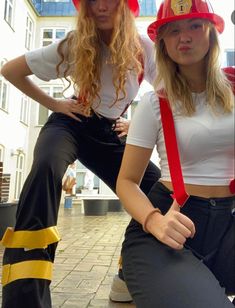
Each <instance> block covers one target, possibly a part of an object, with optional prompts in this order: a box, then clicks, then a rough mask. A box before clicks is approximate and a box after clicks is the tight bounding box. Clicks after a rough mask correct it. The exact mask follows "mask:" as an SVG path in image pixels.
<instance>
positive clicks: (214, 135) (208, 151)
mask: <svg viewBox="0 0 235 308" xmlns="http://www.w3.org/2000/svg"><path fill="white" fill-rule="evenodd" d="M193 100H194V103H195V106H196V112H195V114H194V115H193V116H192V117H185V116H182V115H180V114H179V112H177V111H176V110H175V111H173V117H174V123H175V130H176V136H177V143H178V148H179V155H180V160H181V167H182V173H183V177H184V182H185V183H188V184H197V185H229V183H230V181H231V180H232V179H233V178H234V168H235V166H234V157H235V133H234V121H235V120H234V110H233V112H232V113H229V114H219V115H218V114H215V113H213V112H212V111H211V108H210V107H209V106H208V105H207V102H206V95H205V93H204V92H203V93H200V94H196V93H193ZM127 144H131V145H136V146H140V147H145V148H149V149H153V148H154V146H155V145H156V147H157V152H158V153H159V158H160V167H161V173H162V175H161V179H162V180H165V181H171V178H170V172H169V167H168V162H167V156H166V148H165V143H164V136H163V130H162V123H161V116H160V106H159V100H158V97H157V96H156V94H155V93H154V92H149V93H146V94H145V95H144V96H143V98H142V100H141V102H140V103H139V105H138V107H137V109H136V111H135V113H134V117H133V119H132V121H131V125H130V129H129V132H128V137H127Z"/></svg>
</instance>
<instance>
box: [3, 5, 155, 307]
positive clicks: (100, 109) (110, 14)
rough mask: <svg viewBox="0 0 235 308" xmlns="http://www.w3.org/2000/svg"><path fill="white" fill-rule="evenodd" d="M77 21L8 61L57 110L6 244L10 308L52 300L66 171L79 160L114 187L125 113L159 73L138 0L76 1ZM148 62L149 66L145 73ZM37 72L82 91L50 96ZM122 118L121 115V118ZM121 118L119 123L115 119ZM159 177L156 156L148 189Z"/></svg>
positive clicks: (21, 85)
mask: <svg viewBox="0 0 235 308" xmlns="http://www.w3.org/2000/svg"><path fill="white" fill-rule="evenodd" d="M74 4H75V5H76V7H77V8H78V10H79V14H78V16H77V25H76V29H75V30H74V31H71V32H70V33H68V35H67V36H66V38H65V39H64V40H62V41H59V42H56V43H54V44H51V45H49V46H47V47H44V48H42V49H38V50H36V51H29V52H28V53H26V54H25V55H23V56H20V57H18V58H16V59H13V60H11V61H9V62H8V63H6V64H5V65H4V66H3V68H2V71H1V73H2V75H3V76H4V77H5V78H6V79H8V80H9V81H10V82H11V83H12V84H13V85H15V86H16V87H17V88H18V89H19V90H21V91H22V92H24V93H25V94H26V95H28V96H29V97H31V98H32V99H33V100H35V101H37V102H39V103H40V104H42V105H43V106H45V107H46V108H48V109H50V110H52V111H53V113H52V115H51V116H50V118H49V119H48V122H47V123H46V124H45V126H44V127H43V128H42V130H41V132H40V135H39V137H38V140H37V143H36V146H35V151H34V161H33V165H32V169H31V172H30V174H29V176H28V178H27V180H26V182H25V184H24V187H23V190H22V192H21V196H20V200H19V205H18V211H17V217H16V225H15V228H14V230H7V231H6V233H5V235H4V237H3V240H2V244H3V245H4V246H5V248H6V249H5V252H4V257H3V274H2V284H3V293H2V297H3V301H2V308H31V307H32V308H34V307H35V308H36V307H37V308H49V307H51V298H50V291H49V286H50V281H51V274H52V265H53V261H54V256H55V250H56V246H57V243H58V241H59V239H60V237H59V234H58V231H57V227H56V224H57V215H58V209H59V202H60V197H61V187H62V183H61V182H62V178H63V175H64V173H65V171H66V169H67V166H68V165H69V164H71V163H72V162H74V161H75V160H76V159H79V160H80V161H81V162H82V163H83V164H84V165H85V166H86V167H87V168H88V169H90V170H91V171H92V172H93V173H95V174H96V175H97V176H98V177H100V178H101V179H102V180H103V181H104V182H105V183H106V184H107V185H108V186H109V187H110V188H111V189H112V190H113V191H115V185H116V179H117V175H118V171H119V168H120V164H121V160H122V155H123V152H124V146H125V138H124V139H123V138H121V136H124V135H126V133H127V129H128V125H126V124H125V122H124V120H120V119H119V118H120V116H121V115H122V114H123V113H124V112H125V110H126V109H127V107H128V106H129V104H130V102H131V101H132V100H133V99H134V98H135V96H136V94H137V92H138V89H139V85H140V82H141V75H144V78H146V79H147V80H148V81H149V82H150V83H153V81H154V79H155V76H156V74H155V64H154V57H153V52H152V51H153V44H152V42H151V41H150V40H149V39H146V38H144V37H142V36H140V35H139V34H138V32H137V29H136V25H135V20H134V15H138V10H139V6H138V1H137V0H80V1H78V0H74ZM143 69H144V72H143ZM29 75H35V76H37V77H38V78H40V79H42V80H45V81H49V80H51V79H56V78H61V77H65V78H66V79H67V80H68V81H69V80H70V83H71V81H72V82H73V86H74V90H75V96H74V97H72V98H64V99H57V98H53V97H50V96H48V95H47V94H46V93H45V92H43V91H42V90H41V89H40V88H39V87H38V86H37V85H36V84H35V83H33V82H32V80H31V79H29V78H28V76H29ZM117 119H118V120H117ZM115 124H116V126H115ZM158 177H159V170H158V168H157V167H156V166H155V165H154V164H152V163H150V164H149V167H148V170H147V171H146V173H145V175H144V177H143V181H142V188H143V190H144V191H145V193H147V192H148V191H149V190H150V188H151V186H152V185H153V183H154V182H155V181H156V179H157V178H158Z"/></svg>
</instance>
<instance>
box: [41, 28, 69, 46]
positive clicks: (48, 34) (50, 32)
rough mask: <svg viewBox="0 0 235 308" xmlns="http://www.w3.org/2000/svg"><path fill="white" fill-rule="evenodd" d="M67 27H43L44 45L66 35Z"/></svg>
mask: <svg viewBox="0 0 235 308" xmlns="http://www.w3.org/2000/svg"><path fill="white" fill-rule="evenodd" d="M65 34H66V29H62V28H61V29H43V33H42V46H48V45H50V44H51V43H54V42H55V41H56V40H59V39H62V38H64V37H65Z"/></svg>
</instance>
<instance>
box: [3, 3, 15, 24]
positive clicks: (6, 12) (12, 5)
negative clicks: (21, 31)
mask: <svg viewBox="0 0 235 308" xmlns="http://www.w3.org/2000/svg"><path fill="white" fill-rule="evenodd" d="M9 8H11V19H10V20H9ZM14 12H15V0H5V6H4V17H3V18H4V20H5V21H6V23H7V24H8V25H9V26H10V27H11V28H12V29H13V27H14V15H15V14H14Z"/></svg>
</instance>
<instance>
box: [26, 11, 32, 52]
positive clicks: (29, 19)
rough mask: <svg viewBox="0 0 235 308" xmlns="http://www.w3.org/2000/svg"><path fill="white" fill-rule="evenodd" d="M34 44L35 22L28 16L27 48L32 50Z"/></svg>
mask: <svg viewBox="0 0 235 308" xmlns="http://www.w3.org/2000/svg"><path fill="white" fill-rule="evenodd" d="M32 42H33V21H32V19H31V18H30V17H29V16H27V18H26V32H25V48H27V49H28V50H30V49H31V48H32Z"/></svg>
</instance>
